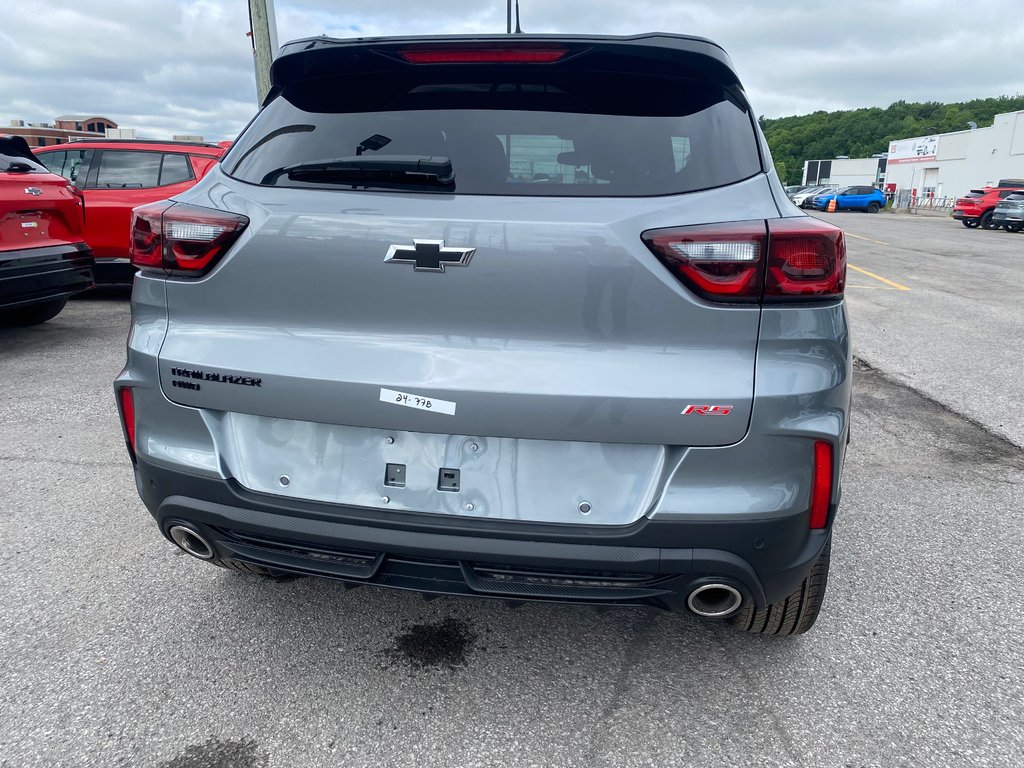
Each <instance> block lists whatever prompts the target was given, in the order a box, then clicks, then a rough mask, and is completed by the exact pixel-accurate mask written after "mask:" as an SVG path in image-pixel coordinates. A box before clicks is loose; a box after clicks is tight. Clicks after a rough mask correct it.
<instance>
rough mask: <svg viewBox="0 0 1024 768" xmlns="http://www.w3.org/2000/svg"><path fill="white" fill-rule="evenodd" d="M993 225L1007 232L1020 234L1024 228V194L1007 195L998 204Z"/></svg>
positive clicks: (993, 214)
mask: <svg viewBox="0 0 1024 768" xmlns="http://www.w3.org/2000/svg"><path fill="white" fill-rule="evenodd" d="M992 224H993V226H996V227H1002V228H1003V229H1005V230H1006V231H1007V232H1020V230H1021V229H1022V228H1024V192H1017V193H1014V194H1012V195H1007V196H1006V197H1005V198H1003V199H1002V200H1000V201H999V202H998V203H996V207H995V210H994V211H992Z"/></svg>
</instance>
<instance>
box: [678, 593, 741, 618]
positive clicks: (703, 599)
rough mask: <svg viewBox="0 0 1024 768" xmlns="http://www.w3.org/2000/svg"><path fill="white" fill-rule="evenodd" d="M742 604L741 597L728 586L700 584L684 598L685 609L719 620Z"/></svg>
mask: <svg viewBox="0 0 1024 768" xmlns="http://www.w3.org/2000/svg"><path fill="white" fill-rule="evenodd" d="M742 603H743V595H741V594H740V592H739V590H738V589H736V587H732V586H730V585H728V584H701V585H700V586H699V587H697V588H696V589H695V590H693V591H692V592H691V593H690V594H689V596H688V597H687V598H686V605H687V607H688V608H689V609H690V610H691V611H693V612H694V613H695V614H697V615H698V616H703V617H704V618H707V619H720V618H722V617H724V616H728V615H729V614H730V613H733V612H734V611H735V610H736V609H737V608H739V607H740V605H741V604H742Z"/></svg>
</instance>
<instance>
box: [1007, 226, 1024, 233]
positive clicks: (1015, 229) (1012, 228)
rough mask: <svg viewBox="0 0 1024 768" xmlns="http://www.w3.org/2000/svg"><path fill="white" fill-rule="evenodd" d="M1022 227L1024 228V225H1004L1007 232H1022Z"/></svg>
mask: <svg viewBox="0 0 1024 768" xmlns="http://www.w3.org/2000/svg"><path fill="white" fill-rule="evenodd" d="M1021 227H1024V224H1003V229H1005V230H1006V231H1007V232H1020V230H1021Z"/></svg>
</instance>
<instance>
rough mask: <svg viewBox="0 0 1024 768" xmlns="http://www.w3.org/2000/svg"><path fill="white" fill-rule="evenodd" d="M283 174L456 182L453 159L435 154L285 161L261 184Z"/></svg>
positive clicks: (355, 179)
mask: <svg viewBox="0 0 1024 768" xmlns="http://www.w3.org/2000/svg"><path fill="white" fill-rule="evenodd" d="M282 176H287V177H288V178H289V179H291V180H292V181H334V182H341V183H353V184H358V183H359V182H360V181H379V180H385V181H394V182H403V183H406V184H416V183H421V184H423V183H425V184H441V185H449V184H453V183H454V182H455V174H454V172H453V171H452V161H451V160H449V159H448V158H447V157H442V156H436V155H431V156H428V155H374V156H367V155H359V156H355V157H336V158H333V159H331V160H314V161H311V162H308V163H298V164H296V165H286V166H285V167H283V168H278V169H277V170H275V171H271V172H270V173H268V174H267V175H266V176H264V177H263V183H264V184H276V183H277V180H278V179H279V178H281V177H282Z"/></svg>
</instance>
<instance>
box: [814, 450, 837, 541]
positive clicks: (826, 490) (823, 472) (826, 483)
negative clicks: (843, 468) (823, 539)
mask: <svg viewBox="0 0 1024 768" xmlns="http://www.w3.org/2000/svg"><path fill="white" fill-rule="evenodd" d="M831 504H832V443H829V442H827V441H825V440H816V441H815V443H814V478H813V481H812V483H811V520H810V526H811V528H824V527H825V525H826V524H827V523H828V509H829V507H830V506H831Z"/></svg>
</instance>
